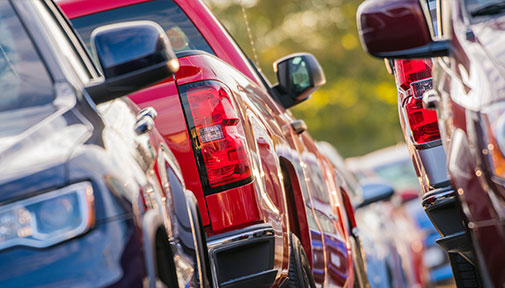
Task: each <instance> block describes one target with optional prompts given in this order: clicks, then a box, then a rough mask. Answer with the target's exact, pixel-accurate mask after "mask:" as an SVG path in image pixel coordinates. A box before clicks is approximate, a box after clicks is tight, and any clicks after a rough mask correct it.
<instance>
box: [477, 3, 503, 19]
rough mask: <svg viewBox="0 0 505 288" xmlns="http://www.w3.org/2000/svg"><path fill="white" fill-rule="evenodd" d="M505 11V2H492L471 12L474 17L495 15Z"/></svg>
mask: <svg viewBox="0 0 505 288" xmlns="http://www.w3.org/2000/svg"><path fill="white" fill-rule="evenodd" d="M503 11H505V2H498V3H492V4H489V5H485V6H483V7H480V8H477V9H475V10H473V11H472V13H470V14H471V15H472V16H473V17H476V16H485V15H495V14H499V13H501V12H503Z"/></svg>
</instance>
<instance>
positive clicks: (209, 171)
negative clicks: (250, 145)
mask: <svg viewBox="0 0 505 288" xmlns="http://www.w3.org/2000/svg"><path fill="white" fill-rule="evenodd" d="M179 91H180V94H181V98H182V103H183V105H184V110H185V113H186V118H187V120H188V126H189V129H190V131H191V137H192V142H193V148H194V150H195V156H196V158H197V161H198V164H199V166H200V168H201V169H200V179H201V180H202V186H203V187H204V189H205V188H207V189H205V190H207V191H206V192H211V193H212V192H218V191H221V190H225V189H228V188H233V187H230V185H232V186H233V184H235V185H237V186H238V185H240V184H245V183H244V182H249V181H250V179H251V169H250V163H249V157H248V155H247V150H246V142H245V134H244V127H243V124H242V121H241V119H240V116H239V115H238V113H237V109H236V108H235V104H234V102H233V99H232V98H231V97H230V95H231V94H230V93H231V92H230V91H229V89H228V88H227V87H225V86H224V85H223V84H221V83H219V82H216V81H202V82H196V83H191V84H186V85H182V86H180V87H179Z"/></svg>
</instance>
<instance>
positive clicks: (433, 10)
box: [428, 0, 438, 38]
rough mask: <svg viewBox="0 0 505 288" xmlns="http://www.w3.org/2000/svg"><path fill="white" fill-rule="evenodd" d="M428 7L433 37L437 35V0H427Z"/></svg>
mask: <svg viewBox="0 0 505 288" xmlns="http://www.w3.org/2000/svg"><path fill="white" fill-rule="evenodd" d="M428 8H429V9H430V16H431V25H432V27H433V33H434V34H435V35H434V36H435V38H437V37H438V20H437V0H428Z"/></svg>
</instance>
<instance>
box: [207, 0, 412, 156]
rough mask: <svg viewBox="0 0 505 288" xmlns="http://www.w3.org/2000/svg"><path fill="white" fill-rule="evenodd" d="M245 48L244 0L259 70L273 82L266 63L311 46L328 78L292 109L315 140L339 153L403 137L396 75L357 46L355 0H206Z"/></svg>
mask: <svg viewBox="0 0 505 288" xmlns="http://www.w3.org/2000/svg"><path fill="white" fill-rule="evenodd" d="M205 2H206V3H207V5H208V6H209V8H210V9H211V10H212V11H213V12H214V13H215V14H216V16H217V17H218V18H219V19H220V20H221V21H222V22H223V24H224V26H225V27H226V28H227V29H228V30H229V31H230V33H231V34H232V35H233V37H234V38H235V40H236V41H237V42H238V43H239V45H240V46H241V47H242V49H243V50H244V51H245V53H246V54H247V55H248V56H249V57H250V58H251V59H253V53H252V46H251V43H250V41H249V38H248V35H247V30H246V29H247V28H246V25H245V20H244V17H243V14H242V8H241V7H242V6H241V3H242V4H243V5H244V7H246V14H247V16H248V19H249V24H250V27H251V32H252V35H253V39H254V42H255V47H256V50H257V54H258V58H259V64H260V67H261V68H262V71H263V73H264V74H265V75H267V77H268V78H269V80H270V81H271V82H272V83H275V82H277V81H276V80H275V75H274V73H273V70H272V63H273V62H274V61H275V60H277V59H278V58H281V57H283V56H286V55H288V54H290V53H295V52H302V51H304V52H310V53H312V54H314V55H315V56H316V58H317V59H318V60H319V62H320V63H321V65H322V67H323V69H324V71H325V73H326V79H327V84H326V85H325V86H324V87H323V88H321V89H320V90H318V91H317V92H316V93H314V95H312V97H311V99H309V100H307V101H306V102H304V103H302V104H300V105H298V106H296V107H293V108H292V109H291V111H292V112H293V114H294V115H295V116H296V117H297V118H300V119H303V120H305V122H306V123H307V125H308V127H309V132H310V133H311V135H312V137H313V138H314V139H316V140H324V141H328V142H330V143H331V144H333V145H334V146H335V147H336V148H337V149H338V150H339V152H340V153H341V154H342V155H343V156H345V157H348V156H357V155H362V154H365V153H367V152H371V151H373V150H376V149H379V148H382V147H386V146H389V145H394V144H396V143H398V142H400V141H403V136H402V133H401V128H400V125H399V121H398V112H397V104H396V89H395V86H394V80H393V77H392V76H391V75H389V74H388V73H387V72H386V69H385V66H384V62H383V61H381V60H379V59H374V58H372V57H370V56H368V55H367V54H366V53H365V52H364V51H363V49H362V47H361V44H360V41H359V38H358V34H357V29H356V9H357V7H358V5H359V4H360V3H361V1H360V0H205Z"/></svg>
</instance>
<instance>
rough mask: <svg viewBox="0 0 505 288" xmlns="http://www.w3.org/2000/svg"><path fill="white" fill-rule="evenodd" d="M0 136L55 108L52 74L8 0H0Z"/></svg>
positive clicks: (15, 131)
mask: <svg viewBox="0 0 505 288" xmlns="http://www.w3.org/2000/svg"><path fill="white" fill-rule="evenodd" d="M0 91H2V94H1V96H0V123H2V124H0V137H4V136H10V135H15V134H18V133H20V132H22V131H24V130H26V129H28V128H29V127H31V126H32V125H34V124H35V123H37V122H39V121H40V120H41V119H43V118H44V117H45V116H47V115H48V114H51V113H52V112H54V111H55V110H56V109H55V108H54V106H53V105H52V102H53V100H54V98H55V95H54V93H53V85H52V81H51V78H50V77H49V74H48V72H47V70H46V69H45V66H44V65H43V62H42V61H41V59H40V57H39V55H38V54H37V52H36V50H35V48H34V46H33V43H32V42H31V39H30V38H29V37H28V35H27V33H26V31H25V30H24V29H23V25H22V24H21V22H20V21H19V19H18V18H17V15H16V14H15V12H14V10H13V9H12V7H11V6H10V4H9V2H7V1H1V2H0Z"/></svg>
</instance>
